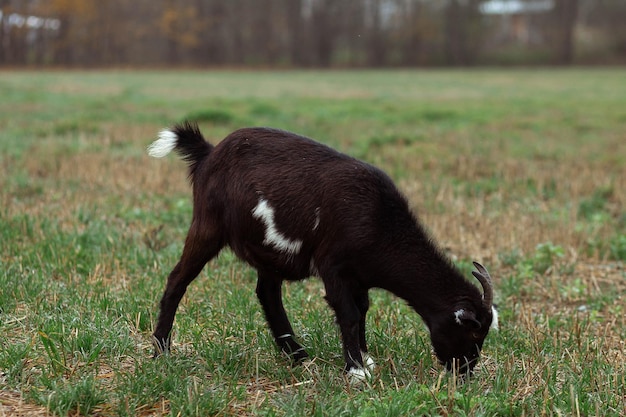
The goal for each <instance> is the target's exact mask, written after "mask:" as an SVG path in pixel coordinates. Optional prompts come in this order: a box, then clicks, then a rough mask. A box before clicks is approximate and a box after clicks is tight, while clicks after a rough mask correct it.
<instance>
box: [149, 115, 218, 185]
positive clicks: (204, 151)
mask: <svg viewBox="0 0 626 417" xmlns="http://www.w3.org/2000/svg"><path fill="white" fill-rule="evenodd" d="M172 150H175V151H176V153H178V154H179V155H180V156H181V157H182V158H183V160H185V161H187V163H188V164H189V174H190V175H191V176H193V173H194V172H195V169H196V167H197V165H198V163H199V162H200V161H202V160H203V159H204V158H206V157H207V156H209V154H210V153H211V150H213V145H211V144H210V143H208V142H207V141H206V140H205V139H204V136H202V133H200V129H199V128H198V125H197V124H196V123H193V122H188V121H187V122H183V123H181V124H177V125H175V126H174V127H172V128H171V129H165V130H162V131H160V132H159V137H158V139H157V140H155V141H154V142H152V144H151V145H150V146H148V155H150V156H152V157H154V158H163V157H164V156H165V155H167V154H168V153H170V152H171V151H172Z"/></svg>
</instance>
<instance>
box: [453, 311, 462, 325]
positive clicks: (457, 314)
mask: <svg viewBox="0 0 626 417" xmlns="http://www.w3.org/2000/svg"><path fill="white" fill-rule="evenodd" d="M463 314H465V310H463V309H460V310H457V311H455V312H454V321H456V322H457V323H458V324H463V322H462V321H461V316H462V315H463Z"/></svg>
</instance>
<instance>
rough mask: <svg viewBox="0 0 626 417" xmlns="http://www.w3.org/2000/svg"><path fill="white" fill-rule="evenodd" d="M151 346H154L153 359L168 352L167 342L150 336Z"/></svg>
mask: <svg viewBox="0 0 626 417" xmlns="http://www.w3.org/2000/svg"><path fill="white" fill-rule="evenodd" d="M152 344H153V345H154V353H153V354H152V358H153V359H156V358H158V357H159V356H161V355H164V354H168V353H169V351H170V346H169V342H168V341H167V340H163V339H159V338H157V337H155V336H152Z"/></svg>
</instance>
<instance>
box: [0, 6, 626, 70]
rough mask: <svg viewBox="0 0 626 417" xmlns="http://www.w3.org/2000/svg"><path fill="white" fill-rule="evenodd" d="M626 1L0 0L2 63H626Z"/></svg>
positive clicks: (335, 65)
mask: <svg viewBox="0 0 626 417" xmlns="http://www.w3.org/2000/svg"><path fill="white" fill-rule="evenodd" d="M625 20H626V1H623V0H489V1H481V0H341V1H337V0H186V1H174V0H135V1H132V2H129V1H125V0H107V1H101V0H46V1H42V0H0V65H2V66H5V67H6V66H23V65H32V66H42V65H43V66H60V67H103V66H104V67H112V66H113V67H120V66H134V67H149V66H164V67H169V66H187V67H189V66H192V67H198V66H201V67H207V66H212V67H216V66H222V67H224V66H228V67H233V66H236V67H241V66H255V67H330V66H332V67H384V66H404V67H410V66H467V65H516V64H524V65H537V64H540V65H554V64H561V65H566V64H623V63H625V62H626V25H625V24H624V23H623V22H624V21H625Z"/></svg>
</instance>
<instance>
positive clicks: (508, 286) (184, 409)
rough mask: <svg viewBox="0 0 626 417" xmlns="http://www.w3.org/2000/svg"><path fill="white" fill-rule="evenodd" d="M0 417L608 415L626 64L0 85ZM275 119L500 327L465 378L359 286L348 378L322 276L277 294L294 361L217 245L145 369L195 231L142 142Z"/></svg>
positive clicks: (244, 269) (168, 166) (96, 76)
mask: <svg viewBox="0 0 626 417" xmlns="http://www.w3.org/2000/svg"><path fill="white" fill-rule="evenodd" d="M0 97H1V99H0V416H4V415H7V416H9V415H11V416H20V415H21V416H45V415H58V416H66V415H70V416H75V415H95V416H136V415H137V416H149V415H157V416H158V415H172V416H196V415H197V416H208V415H237V416H246V415H260V416H305V415H311V416H340V415H348V416H409V415H411V416H418V415H444V416H464V415H465V416H496V415H497V416H502V415H507V416H508V415H512V416H535V415H546V416H551V415H555V416H619V415H624V413H626V389H625V387H626V378H625V374H626V365H625V363H626V343H625V340H626V319H625V316H626V311H625V306H626V302H625V298H624V294H625V290H626V267H625V265H626V210H625V207H626V72H624V70H623V69H603V68H598V69H535V70H526V69H518V70H495V69H488V70H468V71H449V70H420V71H411V70H395V71H328V72H316V71H282V72H272V71H260V72H246V71H230V72H229V71H208V72H203V71H136V72H135V71H117V72H116V71H84V72H83V71H74V72H67V71H51V72H35V71H3V72H0ZM184 119H192V120H197V121H198V122H199V124H200V126H201V128H202V130H203V132H204V133H205V136H207V138H208V139H210V140H211V141H213V142H218V141H219V140H220V139H221V138H223V137H224V136H225V135H226V134H228V133H229V132H230V131H232V130H234V129H236V128H238V127H243V126H251V125H265V126H273V127H279V128H283V129H287V130H292V131H295V132H298V133H301V134H304V135H307V136H310V137H313V138H316V139H317V140H319V141H321V142H324V143H327V144H329V145H331V146H333V147H336V148H337V149H340V150H342V151H344V152H346V153H348V154H350V155H353V156H355V157H358V158H361V159H364V160H366V161H368V162H371V163H373V164H375V165H377V166H379V167H381V168H382V169H384V170H385V171H386V172H388V173H389V174H390V175H391V176H392V178H393V179H394V180H395V181H396V182H397V184H398V186H399V187H400V189H401V190H402V191H403V192H404V193H405V194H406V196H407V197H408V199H409V201H410V204H411V206H412V207H413V209H414V210H415V212H416V213H417V215H418V217H419V218H420V220H421V221H422V222H423V223H424V224H425V225H426V227H427V228H428V229H429V231H430V232H431V234H432V236H433V238H434V239H435V240H436V241H437V242H439V244H440V246H441V247H442V248H443V249H444V250H445V251H446V253H448V254H449V255H450V257H451V258H452V259H453V260H454V262H455V263H456V264H457V265H458V266H459V268H461V269H462V270H463V271H465V272H466V273H467V276H468V278H469V277H470V276H471V275H470V268H471V261H472V260H478V261H479V262H481V263H483V264H484V265H486V266H487V268H488V269H489V271H490V272H491V275H492V276H493V277H494V285H495V290H496V295H495V297H496V303H497V304H498V307H499V310H500V327H501V328H500V330H499V331H498V332H491V333H490V334H489V336H488V337H487V339H486V341H485V345H484V348H483V355H482V359H481V362H480V363H479V365H478V366H477V368H476V373H475V376H474V378H472V379H470V380H469V381H466V382H464V383H461V382H459V381H457V380H456V379H455V378H453V377H451V376H450V375H448V374H447V373H446V372H445V371H444V370H443V369H442V367H441V366H440V365H439V364H438V363H437V361H436V359H435V358H434V356H433V354H432V352H431V347H430V341H429V336H428V332H427V330H426V329H425V326H424V325H423V323H422V321H421V319H420V318H419V316H418V315H417V314H415V313H414V312H413V311H412V310H411V309H410V308H408V307H407V306H406V305H405V304H404V303H403V302H402V301H400V300H398V299H396V298H394V297H393V296H391V295H389V294H388V293H385V292H382V291H376V290H375V291H371V294H370V297H371V300H372V307H371V310H370V313H369V315H368V340H369V346H370V351H371V353H372V356H373V357H374V359H375V360H376V363H377V368H376V371H375V372H374V375H373V377H372V379H371V380H369V382H368V383H367V384H364V385H363V386H360V387H353V386H350V385H349V384H348V383H347V380H346V379H345V377H344V376H343V374H342V367H343V360H342V355H341V347H340V341H339V332H338V330H337V329H336V326H335V324H334V321H333V315H332V313H331V310H330V308H328V307H327V305H326V303H325V301H324V298H323V295H324V291H323V287H322V286H321V284H320V282H319V280H316V279H311V280H307V281H304V282H299V283H291V284H289V285H286V286H285V287H284V289H283V291H284V295H285V307H286V310H287V312H288V314H289V316H290V318H291V320H292V323H293V324H294V327H295V329H296V332H297V333H298V335H299V336H300V340H301V341H302V342H303V344H304V345H305V346H306V347H307V350H308V351H309V353H310V354H311V355H312V357H313V359H312V361H311V362H309V363H307V364H306V365H303V366H299V367H291V366H290V364H289V362H288V361H287V359H286V358H285V357H283V356H282V355H281V354H280V352H279V351H278V350H277V349H276V348H275V346H274V342H273V339H272V337H271V335H270V333H269V330H267V328H266V325H265V320H264V317H263V314H262V311H261V308H260V306H259V303H258V302H257V300H256V297H255V294H254V289H255V281H256V274H255V272H254V270H252V269H250V268H249V267H248V266H246V265H245V264H243V263H242V262H240V261H238V260H237V259H236V258H235V257H234V256H233V255H232V253H231V252H229V251H224V252H222V253H221V255H220V256H219V258H217V259H216V260H214V261H212V262H211V263H210V264H209V265H207V267H206V268H205V269H204V271H203V272H202V273H201V275H200V276H199V277H198V278H197V279H196V281H194V283H193V284H192V285H191V286H190V288H189V291H188V292H187V294H186V296H185V298H184V299H183V302H182V303H181V306H180V309H179V312H178V315H177V318H176V322H175V330H174V332H175V334H174V348H173V352H172V354H171V355H169V356H164V357H160V358H158V359H157V360H153V359H152V358H151V355H152V345H151V339H150V335H151V332H152V328H153V325H154V322H155V319H156V314H157V311H158V310H157V307H158V300H159V298H160V296H161V293H162V290H163V288H164V284H165V279H166V277H167V274H168V273H169V272H170V270H171V268H172V267H173V266H174V265H175V263H176V261H177V259H178V256H179V255H180V252H181V249H182V244H183V239H184V236H185V233H186V229H187V227H188V225H189V221H190V218H191V208H192V207H191V191H190V187H189V184H188V182H187V178H186V175H187V173H186V167H185V164H184V163H183V162H182V161H180V160H179V159H178V158H177V157H175V156H173V155H172V156H170V157H168V158H164V159H161V160H154V159H151V158H149V157H148V156H147V155H146V152H145V148H146V146H147V145H148V144H149V143H150V142H151V141H152V140H153V139H154V138H155V135H156V133H157V132H158V131H159V130H160V129H162V128H164V127H167V126H169V125H171V124H173V123H175V122H179V121H182V120H184Z"/></svg>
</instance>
